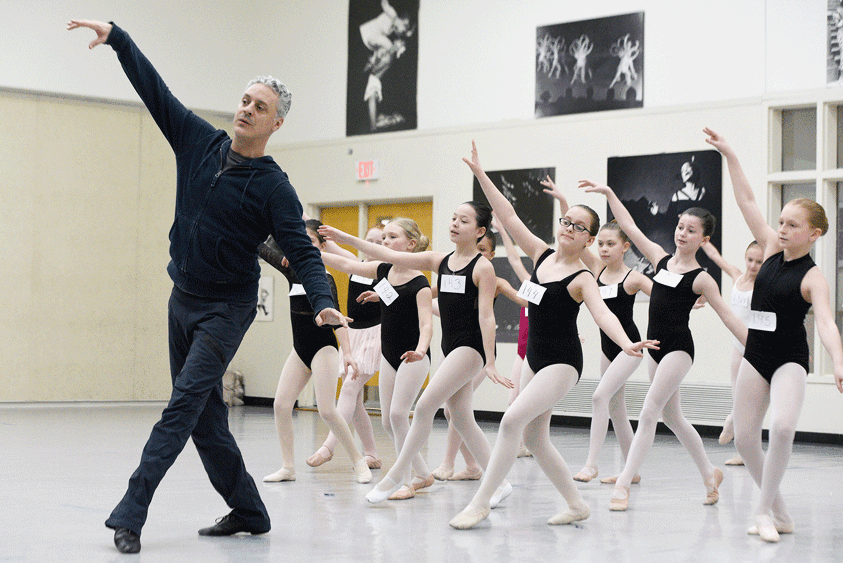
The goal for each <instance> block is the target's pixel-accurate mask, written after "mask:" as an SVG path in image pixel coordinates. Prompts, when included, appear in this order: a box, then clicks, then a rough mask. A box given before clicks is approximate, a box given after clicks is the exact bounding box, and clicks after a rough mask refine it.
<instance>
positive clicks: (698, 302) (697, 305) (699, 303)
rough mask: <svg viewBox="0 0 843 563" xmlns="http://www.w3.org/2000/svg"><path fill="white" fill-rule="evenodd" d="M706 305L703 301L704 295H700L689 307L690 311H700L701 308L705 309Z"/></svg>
mask: <svg viewBox="0 0 843 563" xmlns="http://www.w3.org/2000/svg"><path fill="white" fill-rule="evenodd" d="M706 303H707V301H706V300H705V295H700V296H699V297H698V298H697V300H696V301H694V305H693V306H692V307H691V309H702V308H703V307H705V304H706Z"/></svg>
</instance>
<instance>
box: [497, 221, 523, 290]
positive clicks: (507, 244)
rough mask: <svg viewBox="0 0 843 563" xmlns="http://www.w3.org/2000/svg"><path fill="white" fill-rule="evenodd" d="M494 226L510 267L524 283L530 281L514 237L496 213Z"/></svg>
mask: <svg viewBox="0 0 843 563" xmlns="http://www.w3.org/2000/svg"><path fill="white" fill-rule="evenodd" d="M492 226H493V227H494V228H496V229H497V230H498V232H499V233H500V235H501V240H502V241H503V247H504V248H506V261H507V262H509V265H510V266H511V267H512V271H513V272H515V275H516V276H517V277H518V279H519V280H520V281H522V282H523V281H524V280H528V279H530V272H528V271H527V268H525V267H524V263H523V262H521V256H519V255H518V249H516V248H515V244H514V243H513V242H512V237H510V236H509V233H507V232H506V229H504V228H503V225H501V223H500V221H498V217H497V216H496V215H495V214H494V213H493V214H492ZM525 306H526V305H525Z"/></svg>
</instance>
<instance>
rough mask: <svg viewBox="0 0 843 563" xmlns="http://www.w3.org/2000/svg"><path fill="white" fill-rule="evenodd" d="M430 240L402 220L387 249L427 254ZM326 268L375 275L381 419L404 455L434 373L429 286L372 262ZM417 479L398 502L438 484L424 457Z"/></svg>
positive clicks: (418, 461)
mask: <svg viewBox="0 0 843 563" xmlns="http://www.w3.org/2000/svg"><path fill="white" fill-rule="evenodd" d="M428 244H429V240H428V238H427V237H426V236H424V235H423V234H422V233H421V231H420V230H419V227H418V225H417V224H416V222H415V221H413V220H412V219H406V218H401V217H399V218H397V219H394V220H392V221H391V222H390V223H389V224H387V225H386V226H385V227H384V229H383V246H384V248H388V249H390V250H392V251H394V252H402V253H412V252H422V251H424V250H425V249H426V248H427V246H428ZM323 260H324V261H325V264H327V265H328V266H331V267H333V268H337V269H339V270H342V271H344V272H347V273H349V274H356V275H360V276H365V277H371V278H372V279H373V280H374V284H373V286H374V287H375V291H376V292H377V293H378V296H379V298H380V299H379V301H380V311H381V323H382V327H381V362H380V371H379V375H378V385H379V391H380V393H379V395H380V401H381V421H382V422H383V426H384V429H385V430H386V431H387V433H389V435H390V436H392V438H393V440H394V442H395V450H396V452H397V453H400V451H401V448H402V446H403V444H404V441H405V440H406V437H407V432H408V431H409V428H410V423H409V417H410V409H411V407H412V405H413V401H414V400H415V398H416V397H417V396H418V394H419V391H420V390H421V387H422V385H423V384H424V380H425V377H427V373H428V371H429V370H430V339H431V337H432V335H433V329H432V323H431V301H432V299H431V294H430V284H429V283H428V281H427V278H425V277H424V274H422V273H421V272H420V271H419V270H414V269H410V268H405V267H402V266H397V265H396V266H393V265H392V264H389V263H386V262H381V261H378V260H372V261H369V262H359V261H357V260H348V259H346V258H342V257H339V256H334V255H331V254H325V255H323ZM412 466H413V471H414V472H415V475H416V477H415V479H413V480H412V481H410V480H406V481H405V482H403V483H402V484H403V487H402V488H401V489H400V490H398V491H396V492H395V494H394V495H393V498H395V499H396V500H402V499H408V498H412V497H413V496H415V491H416V490H419V489H422V488H425V487H429V486H431V485H432V484H433V476H432V475H431V474H430V471H429V470H428V468H427V465H426V464H425V462H424V458H423V457H422V456H421V454H417V455H416V456H415V457H414V458H413V460H412Z"/></svg>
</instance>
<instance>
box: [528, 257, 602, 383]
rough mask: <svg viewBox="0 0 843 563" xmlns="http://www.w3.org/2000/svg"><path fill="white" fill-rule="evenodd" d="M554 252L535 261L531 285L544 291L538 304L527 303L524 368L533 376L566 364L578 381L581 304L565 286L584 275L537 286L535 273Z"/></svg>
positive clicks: (579, 369)
mask: <svg viewBox="0 0 843 563" xmlns="http://www.w3.org/2000/svg"><path fill="white" fill-rule="evenodd" d="M554 252H555V251H554V250H553V249H552V248H548V249H547V250H546V251H545V252H544V253H543V254H542V255H541V257H540V258H539V259H538V261H536V267H535V268H534V269H533V275H532V277H531V278H530V281H531V282H533V283H536V284H539V285H540V286H542V287H544V288H545V292H544V295H543V296H542V299H541V302H539V304H538V305H536V304H535V303H533V302H530V304H529V305H528V310H527V319H528V320H529V321H530V329H529V332H528V334H527V356H526V360H527V364H528V365H529V366H530V369H531V370H533V373H538V372H539V371H540V370H542V369H543V368H546V367H547V366H551V365H553V364H567V365H569V366H573V367H574V369H576V370H577V380H579V378H580V375H582V345H581V344H580V337H579V332H578V330H577V315H578V314H579V312H580V303H578V302H577V301H575V300H574V298H573V297H571V294H570V293H569V292H568V284H570V283H571V281H573V279H574V278H575V277H577V276H578V275H580V274H581V273H583V272H588V273H591V272H590V271H589V270H586V269H582V270H579V271H577V272H574V273H573V274H571V275H570V276H567V277H565V278H564V279H561V280H558V281H550V282H545V283H539V281H538V276H537V275H536V273H537V272H538V271H539V266H540V265H541V263H542V262H544V260H545V259H546V258H547V257H548V256H550V255H551V254H553V253H554Z"/></svg>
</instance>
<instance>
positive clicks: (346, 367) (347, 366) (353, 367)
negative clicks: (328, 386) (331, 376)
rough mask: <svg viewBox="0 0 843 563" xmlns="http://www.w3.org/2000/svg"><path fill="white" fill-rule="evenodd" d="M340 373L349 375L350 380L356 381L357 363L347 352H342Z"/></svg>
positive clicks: (357, 373)
mask: <svg viewBox="0 0 843 563" xmlns="http://www.w3.org/2000/svg"><path fill="white" fill-rule="evenodd" d="M342 372H343V374H350V375H351V379H352V380H354V379H357V376H358V375H359V374H360V372H359V371H358V370H357V362H356V361H355V360H354V358H353V357H352V355H351V353H349V352H343V354H342Z"/></svg>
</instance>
